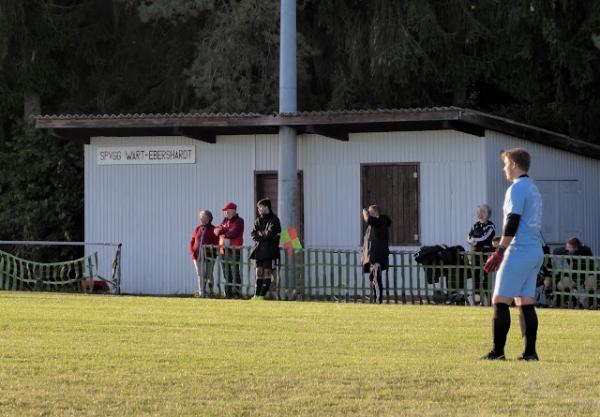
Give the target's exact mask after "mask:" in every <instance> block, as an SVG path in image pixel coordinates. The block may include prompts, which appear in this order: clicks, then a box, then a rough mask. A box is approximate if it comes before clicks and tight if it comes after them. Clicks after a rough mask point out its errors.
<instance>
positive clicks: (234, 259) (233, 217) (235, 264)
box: [215, 203, 244, 298]
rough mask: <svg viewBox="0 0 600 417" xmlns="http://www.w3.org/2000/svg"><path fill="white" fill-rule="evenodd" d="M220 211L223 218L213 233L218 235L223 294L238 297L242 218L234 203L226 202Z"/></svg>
mask: <svg viewBox="0 0 600 417" xmlns="http://www.w3.org/2000/svg"><path fill="white" fill-rule="evenodd" d="M222 211H223V216H224V219H223V221H222V222H221V224H220V225H219V226H218V227H216V228H215V235H216V236H218V237H219V249H220V255H221V256H222V259H223V274H224V275H225V296H226V297H227V298H240V297H241V295H242V276H241V274H240V261H241V252H242V245H243V244H244V219H242V218H241V217H240V216H239V215H238V213H237V206H236V205H235V204H234V203H227V204H226V205H225V207H223V209H222Z"/></svg>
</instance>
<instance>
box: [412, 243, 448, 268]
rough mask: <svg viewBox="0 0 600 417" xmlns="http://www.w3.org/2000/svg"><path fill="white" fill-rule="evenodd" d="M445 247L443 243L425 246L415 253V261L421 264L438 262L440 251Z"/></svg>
mask: <svg viewBox="0 0 600 417" xmlns="http://www.w3.org/2000/svg"><path fill="white" fill-rule="evenodd" d="M444 247H445V246H442V245H434V246H423V247H422V248H421V249H419V251H418V252H417V253H415V261H416V262H417V263H418V264H421V265H434V264H438V263H439V262H440V253H441V252H442V250H444Z"/></svg>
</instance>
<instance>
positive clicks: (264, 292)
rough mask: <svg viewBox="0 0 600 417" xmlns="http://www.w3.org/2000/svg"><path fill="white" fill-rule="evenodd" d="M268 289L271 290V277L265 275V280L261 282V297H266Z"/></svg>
mask: <svg viewBox="0 0 600 417" xmlns="http://www.w3.org/2000/svg"><path fill="white" fill-rule="evenodd" d="M269 288H271V276H270V275H265V279H264V280H263V286H262V292H261V294H260V295H262V296H263V297H264V296H265V295H267V293H268V292H269Z"/></svg>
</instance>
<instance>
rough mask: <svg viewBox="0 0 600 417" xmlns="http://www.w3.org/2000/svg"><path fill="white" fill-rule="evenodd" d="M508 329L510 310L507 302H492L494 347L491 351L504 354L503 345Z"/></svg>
mask: <svg viewBox="0 0 600 417" xmlns="http://www.w3.org/2000/svg"><path fill="white" fill-rule="evenodd" d="M509 329H510V310H509V306H508V304H504V303H498V304H494V318H493V319H492V332H493V337H494V347H493V348H492V351H493V352H494V353H495V354H496V355H504V345H506V335H508V330H509Z"/></svg>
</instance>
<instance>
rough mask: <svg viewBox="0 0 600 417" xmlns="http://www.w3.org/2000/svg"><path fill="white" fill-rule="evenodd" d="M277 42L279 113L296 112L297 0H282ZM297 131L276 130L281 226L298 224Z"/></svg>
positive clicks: (291, 129) (287, 129) (285, 128)
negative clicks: (277, 136) (279, 32)
mask: <svg viewBox="0 0 600 417" xmlns="http://www.w3.org/2000/svg"><path fill="white" fill-rule="evenodd" d="M280 23H281V27H280V31H281V35H280V45H279V112H280V113H295V112H296V111H297V98H296V97H297V96H296V94H297V86H296V0H281V22H280ZM297 142H298V140H297V135H296V130H295V129H293V128H291V127H288V126H282V127H281V128H280V129H279V172H278V181H277V191H278V195H279V202H278V211H279V213H278V214H279V218H280V220H281V226H282V227H283V228H286V227H289V226H295V227H299V224H297V222H298V205H299V201H298V162H297V158H298V157H297V154H298V149H297Z"/></svg>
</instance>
